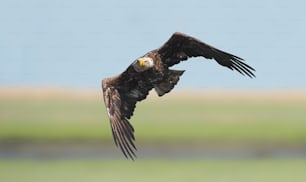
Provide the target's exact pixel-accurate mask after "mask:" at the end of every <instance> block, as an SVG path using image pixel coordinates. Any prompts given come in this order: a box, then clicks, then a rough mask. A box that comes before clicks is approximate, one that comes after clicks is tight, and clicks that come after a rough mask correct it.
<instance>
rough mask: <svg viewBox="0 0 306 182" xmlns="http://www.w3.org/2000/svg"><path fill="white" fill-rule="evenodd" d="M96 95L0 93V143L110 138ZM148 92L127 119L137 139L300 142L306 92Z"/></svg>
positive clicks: (304, 133)
mask: <svg viewBox="0 0 306 182" xmlns="http://www.w3.org/2000/svg"><path fill="white" fill-rule="evenodd" d="M35 93H36V92H35ZM100 94H101V93H100V91H97V92H90V93H72V94H69V93H67V92H64V93H61V92H59V93H58V92H55V93H53V92H51V93H49V92H48V94H41V93H39V92H38V93H36V94H33V93H31V94H27V92H25V93H24V92H17V93H13V94H7V93H6V94H3V93H2V94H1V93H0V141H1V140H2V141H4V140H10V141H11V140H22V141H27V140H31V141H33V140H49V141H61V140H99V141H111V140H112V136H111V131H110V126H109V123H108V118H107V115H106V112H105V107H104V103H103V100H102V96H101V95H100ZM154 94H155V93H151V95H150V96H149V98H148V99H147V100H145V101H143V102H141V103H138V104H137V109H136V110H135V113H134V116H133V117H132V119H131V123H132V124H133V126H134V127H135V130H136V132H135V134H136V138H137V142H147V141H165V140H176V141H177V140H183V141H198V140H201V141H208V142H210V141H211V142H216V141H232V142H250V141H255V142H281V143H284V142H298V143H299V142H305V141H306V113H305V111H306V99H305V95H306V94H305V95H303V94H300V95H301V96H300V97H298V96H296V95H291V94H280V93H278V96H277V97H276V96H275V95H273V93H272V94H271V93H270V96H271V97H269V95H268V96H267V95H265V94H262V93H261V94H258V93H254V94H252V93H248V94H242V95H240V94H237V93H232V94H222V92H221V93H217V94H212V93H203V94H199V93H196V94H195V93H188V92H187V93H180V92H178V93H174V94H169V95H168V96H167V95H166V96H164V97H163V98H157V97H156V96H154Z"/></svg>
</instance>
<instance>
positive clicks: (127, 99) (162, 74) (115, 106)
mask: <svg viewBox="0 0 306 182" xmlns="http://www.w3.org/2000/svg"><path fill="white" fill-rule="evenodd" d="M198 56H202V57H205V58H207V59H215V60H216V61H217V62H218V63H219V64H220V65H222V66H226V67H228V68H229V69H231V70H236V71H238V72H239V73H241V74H243V75H247V76H249V77H251V78H253V77H255V75H254V73H253V71H255V70H254V69H253V68H252V67H251V66H249V65H247V64H245V63H244V62H243V59H242V58H239V57H237V56H235V55H232V54H229V53H226V52H224V51H221V50H219V49H216V48H214V47H212V46H210V45H208V44H205V43H204V42H202V41H200V40H198V39H195V38H193V37H190V36H188V35H185V34H182V33H178V32H177V33H174V34H173V35H172V36H171V38H170V39H169V40H168V41H167V42H166V43H165V44H164V45H163V46H161V47H160V48H158V49H155V50H153V51H151V52H149V53H147V54H145V55H144V56H143V57H141V58H139V59H137V60H136V61H134V62H133V63H132V64H131V65H130V66H129V67H128V68H127V69H126V70H125V71H124V72H123V73H122V74H120V75H118V76H116V77H112V78H106V79H103V80H102V90H103V95H104V102H105V106H106V109H107V113H108V116H109V120H110V124H111V128H112V134H113V137H114V142H115V144H116V146H119V147H120V149H121V150H122V152H123V154H124V155H125V157H127V158H131V159H134V158H135V157H136V155H135V151H136V146H135V145H134V140H135V137H134V128H133V126H132V125H131V124H130V123H129V119H130V118H131V116H132V115H133V112H134V109H135V107H136V103H137V102H139V101H141V100H143V99H145V98H146V97H147V95H148V93H149V91H150V90H151V89H153V88H154V89H155V91H156V92H157V94H158V95H159V96H162V95H164V94H166V93H168V92H170V91H171V90H172V89H173V87H174V86H175V85H176V84H177V82H178V81H179V77H180V76H181V75H182V74H183V73H184V71H179V70H171V69H169V67H171V66H173V65H175V64H178V63H179V62H180V61H184V60H187V59H188V58H191V57H198Z"/></svg>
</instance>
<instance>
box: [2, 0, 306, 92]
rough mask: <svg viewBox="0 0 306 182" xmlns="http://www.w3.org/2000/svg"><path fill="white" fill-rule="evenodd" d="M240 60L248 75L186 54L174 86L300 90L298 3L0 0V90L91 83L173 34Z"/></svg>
mask: <svg viewBox="0 0 306 182" xmlns="http://www.w3.org/2000/svg"><path fill="white" fill-rule="evenodd" d="M175 31H180V32H184V33H186V34H190V35H192V36H194V37H197V38H199V39H201V40H203V41H204V42H206V43H209V44H211V45H213V46H215V47H217V48H220V49H222V50H224V51H227V52H230V53H233V54H235V55H237V56H240V57H242V58H244V59H245V60H246V62H247V63H248V64H250V65H251V66H253V67H254V68H255V69H256V70H257V71H256V76H257V78H256V79H249V78H247V77H243V76H240V75H239V74H238V73H235V72H232V71H230V70H228V69H226V68H223V67H221V66H219V65H218V64H217V63H216V62H214V61H211V60H204V59H192V60H190V61H189V62H184V63H183V64H181V65H179V66H177V68H179V69H186V70H187V71H186V72H185V74H184V75H183V77H182V79H181V81H180V83H179V87H180V88H231V89H236V88H237V89H240V88H242V89H253V88H255V89H279V88H281V89H282V88H286V89H288V88H293V89H295V88H298V89H299V88H306V81H305V79H306V72H305V67H306V45H305V40H306V1H304V0H299V1H298V0H296V1H279V0H273V1H272V0H270V1H267V0H259V1H245V0H232V1H227V0H223V1H203V0H198V1H196V0H189V1H186V0H184V1H182V0H181V1H165V0H154V1H144V0H134V1H133V0H129V1H125V0H122V1H118V0H117V1H116V0H112V1H101V0H86V1H85V0H83V1H81V0H52V1H51V0H48V1H44V0H2V1H0V65H1V66H0V87H16V86H17V87H19V86H21V87H22V86H30V87H31V86H34V87H53V86H56V87H73V88H74V87H80V88H82V87H84V88H97V87H100V81H101V79H102V78H104V77H109V76H114V75H116V74H119V73H121V72H122V71H124V69H125V68H126V67H127V66H128V65H129V64H130V63H131V62H132V61H133V60H134V59H136V58H137V57H139V56H142V55H143V54H145V53H146V52H148V51H150V50H152V49H155V48H157V47H159V46H160V45H162V44H163V43H164V42H165V41H166V40H167V39H168V38H169V37H170V36H171V34H172V33H173V32H175Z"/></svg>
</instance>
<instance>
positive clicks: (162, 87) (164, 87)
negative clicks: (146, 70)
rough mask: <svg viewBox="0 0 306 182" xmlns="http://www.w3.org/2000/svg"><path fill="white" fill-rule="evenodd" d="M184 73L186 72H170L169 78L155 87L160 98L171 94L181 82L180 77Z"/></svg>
mask: <svg viewBox="0 0 306 182" xmlns="http://www.w3.org/2000/svg"><path fill="white" fill-rule="evenodd" d="M183 73H184V71H180V70H169V74H168V77H167V78H166V79H164V81H163V82H161V83H159V84H155V85H154V89H155V91H156V92H157V94H158V96H163V95H164V94H166V93H168V92H170V91H171V90H172V89H173V88H174V86H175V85H176V84H177V82H178V81H179V80H180V76H181V75H182V74H183Z"/></svg>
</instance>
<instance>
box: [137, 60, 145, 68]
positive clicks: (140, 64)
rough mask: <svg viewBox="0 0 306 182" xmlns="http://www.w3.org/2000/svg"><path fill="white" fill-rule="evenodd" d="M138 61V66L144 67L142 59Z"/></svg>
mask: <svg viewBox="0 0 306 182" xmlns="http://www.w3.org/2000/svg"><path fill="white" fill-rule="evenodd" d="M138 63H139V66H140V67H144V66H145V61H144V60H143V59H138Z"/></svg>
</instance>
